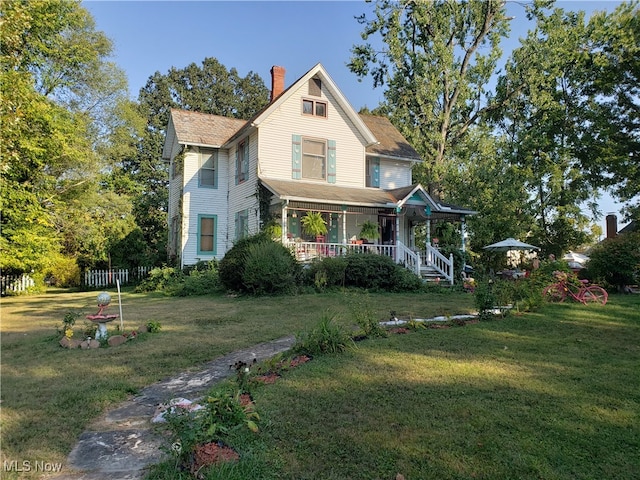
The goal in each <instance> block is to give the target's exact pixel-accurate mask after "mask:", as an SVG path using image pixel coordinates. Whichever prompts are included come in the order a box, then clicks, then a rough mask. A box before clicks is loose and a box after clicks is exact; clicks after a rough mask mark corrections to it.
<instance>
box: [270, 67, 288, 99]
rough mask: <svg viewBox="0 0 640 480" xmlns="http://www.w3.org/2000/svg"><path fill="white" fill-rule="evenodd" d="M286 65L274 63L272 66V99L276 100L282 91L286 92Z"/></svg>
mask: <svg viewBox="0 0 640 480" xmlns="http://www.w3.org/2000/svg"><path fill="white" fill-rule="evenodd" d="M285 72H286V70H285V69H284V67H278V66H277V65H274V66H273V67H271V100H270V101H272V102H273V101H274V100H275V99H276V98H278V96H280V94H281V93H282V92H284V74H285Z"/></svg>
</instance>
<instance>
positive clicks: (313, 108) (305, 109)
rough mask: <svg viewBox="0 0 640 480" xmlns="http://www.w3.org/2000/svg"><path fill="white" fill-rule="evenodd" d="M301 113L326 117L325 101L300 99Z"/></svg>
mask: <svg viewBox="0 0 640 480" xmlns="http://www.w3.org/2000/svg"><path fill="white" fill-rule="evenodd" d="M302 113H303V114H305V115H313V116H314V117H324V118H326V117H327V102H324V101H322V102H320V101H317V100H309V99H306V98H305V99H303V100H302Z"/></svg>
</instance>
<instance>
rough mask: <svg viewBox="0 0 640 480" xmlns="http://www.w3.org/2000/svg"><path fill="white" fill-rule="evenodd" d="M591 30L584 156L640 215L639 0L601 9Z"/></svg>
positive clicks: (591, 171) (632, 213)
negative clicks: (607, 11) (610, 8)
mask: <svg viewBox="0 0 640 480" xmlns="http://www.w3.org/2000/svg"><path fill="white" fill-rule="evenodd" d="M587 28H588V34H589V56H588V58H587V59H586V65H585V81H586V85H585V94H586V95H588V96H589V100H590V101H589V111H588V113H589V117H588V121H587V122H584V124H583V127H584V128H585V133H584V136H583V138H582V139H581V140H582V149H581V151H580V152H579V154H580V157H581V158H583V159H584V161H583V164H584V167H585V170H586V172H587V174H588V175H589V176H590V178H591V179H593V180H594V181H595V183H597V184H598V185H600V186H602V187H604V188H608V189H609V190H610V191H611V192H612V193H613V194H614V195H615V196H616V197H617V198H618V199H619V200H620V201H621V202H627V207H626V209H625V210H626V212H627V213H628V216H629V217H631V218H636V219H640V3H639V2H637V1H633V2H626V3H622V4H621V5H620V6H618V7H617V8H616V9H615V10H614V11H613V12H612V13H610V14H607V13H605V12H599V13H596V14H594V15H593V16H592V17H591V18H590V19H589V24H588V26H587Z"/></svg>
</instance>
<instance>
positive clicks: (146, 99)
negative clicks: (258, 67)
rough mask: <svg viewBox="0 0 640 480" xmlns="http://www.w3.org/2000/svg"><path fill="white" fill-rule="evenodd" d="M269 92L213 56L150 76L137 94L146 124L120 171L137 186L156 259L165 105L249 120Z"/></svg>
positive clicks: (162, 226) (163, 199)
mask: <svg viewBox="0 0 640 480" xmlns="http://www.w3.org/2000/svg"><path fill="white" fill-rule="evenodd" d="M268 97H269V90H268V89H267V88H266V87H265V85H264V82H263V81H262V79H261V78H260V77H259V76H258V75H256V74H255V73H253V72H249V73H248V74H247V75H246V76H245V77H241V76H240V75H238V72H237V71H236V69H235V68H232V69H230V70H227V69H226V68H225V67H224V65H222V64H221V63H220V62H218V60H216V59H215V58H205V59H204V60H203V61H202V65H200V66H199V65H196V64H195V63H192V64H190V65H188V66H187V67H185V68H182V69H178V68H175V67H174V68H171V69H170V70H169V72H168V73H166V74H161V73H160V72H156V73H155V74H153V75H152V76H151V77H149V80H148V81H147V84H146V85H145V86H144V87H143V88H142V89H141V90H140V93H139V97H138V100H139V108H140V110H139V111H140V114H141V115H142V116H143V117H144V118H146V129H145V132H144V135H143V138H142V140H141V142H140V144H139V148H138V152H137V154H136V155H135V156H132V157H130V158H129V159H128V161H127V162H125V170H126V171H127V172H128V173H129V175H130V178H132V179H133V180H134V182H135V183H136V184H137V185H139V186H140V187H141V189H140V193H139V194H138V196H137V197H136V200H135V202H134V203H135V204H134V213H135V216H136V220H137V223H138V225H139V226H140V227H141V228H142V231H143V234H144V237H145V240H146V242H147V244H149V245H151V246H153V248H154V250H155V253H156V258H158V259H162V260H164V259H166V251H165V245H166V235H167V217H166V216H167V202H168V188H167V182H168V172H167V166H166V165H165V164H164V162H163V161H162V146H163V143H164V137H165V133H166V127H167V124H168V122H169V111H170V109H171V108H182V109H185V110H193V111H198V112H202V113H209V114H214V115H222V116H226V117H233V118H242V119H249V118H251V117H252V116H253V115H254V114H255V113H256V112H257V111H258V110H260V109H261V108H262V107H263V106H264V105H266V103H267V102H268Z"/></svg>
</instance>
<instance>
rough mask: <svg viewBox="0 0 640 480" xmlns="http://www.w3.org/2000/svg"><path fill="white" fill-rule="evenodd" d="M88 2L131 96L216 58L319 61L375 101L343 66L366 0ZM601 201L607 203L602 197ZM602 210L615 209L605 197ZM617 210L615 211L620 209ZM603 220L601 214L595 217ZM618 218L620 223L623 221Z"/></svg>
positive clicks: (258, 62)
mask: <svg viewBox="0 0 640 480" xmlns="http://www.w3.org/2000/svg"><path fill="white" fill-rule="evenodd" d="M521 3H523V2H520V3H519V2H515V1H510V2H508V11H509V14H510V15H512V16H514V17H515V19H514V21H513V22H512V27H511V37H510V38H509V39H507V40H505V42H504V44H503V46H502V48H503V50H504V51H505V56H506V54H508V53H509V51H510V50H511V49H512V48H514V47H516V46H517V45H518V38H519V37H524V36H526V32H527V30H528V29H529V28H530V27H531V26H532V25H531V24H529V22H528V21H527V19H526V16H525V13H524V7H523V6H522V4H521ZM618 3H619V2H617V1H591V2H590V1H559V2H557V3H556V5H557V6H559V7H562V8H564V9H565V10H585V11H586V12H587V13H588V14H590V13H591V12H592V11H596V10H612V9H613V8H615V6H616V5H617V4H618ZM82 5H83V6H84V7H85V8H86V9H88V10H89V12H90V13H91V14H92V16H93V18H94V20H95V21H96V28H97V29H98V30H101V31H103V32H105V34H106V35H107V36H108V37H109V38H110V39H111V40H112V42H113V43H114V56H113V59H112V60H113V61H114V62H115V63H116V64H117V65H118V66H119V67H120V68H122V69H123V70H124V71H125V72H126V74H127V77H128V80H129V89H130V93H131V96H132V98H134V99H135V98H137V96H138V92H139V90H140V89H141V88H142V87H143V86H144V85H145V84H146V82H147V80H148V78H149V77H150V76H151V75H153V74H154V73H155V72H160V73H162V74H165V73H167V71H168V70H169V69H170V68H171V67H176V68H183V67H186V66H187V65H189V64H190V63H196V64H200V63H201V62H202V60H203V59H204V58H206V57H214V58H216V59H218V61H219V62H220V63H222V64H223V65H224V66H225V67H226V68H227V69H231V68H236V70H237V71H238V73H239V74H240V75H241V76H245V75H246V74H247V73H249V72H250V71H253V72H254V73H256V74H258V75H259V76H260V77H262V79H263V81H264V82H265V85H267V87H268V88H269V87H270V83H271V80H270V73H269V70H270V69H271V67H272V66H273V65H280V66H283V67H284V68H285V69H286V81H285V84H286V85H287V86H288V85H290V84H291V83H292V82H293V81H295V80H296V79H298V78H299V77H300V76H302V75H303V74H304V73H305V72H306V71H307V70H309V69H310V68H311V67H313V66H314V65H315V64H316V63H322V64H323V65H324V67H325V68H326V69H327V71H328V73H329V75H331V77H332V78H333V80H334V81H335V82H336V84H337V85H338V87H339V88H340V90H341V91H342V93H343V94H344V95H345V96H346V98H347V99H348V100H349V101H350V103H351V105H352V106H353V107H354V108H355V109H356V110H359V109H360V108H361V107H364V106H367V107H369V108H375V107H376V106H377V105H378V103H380V101H382V90H380V89H374V88H373V82H372V81H371V80H370V79H369V78H365V79H363V80H362V81H358V78H357V77H356V76H355V75H354V74H352V73H351V72H350V71H349V69H348V68H347V66H346V65H347V63H348V62H349V58H350V55H351V53H350V50H351V48H352V46H353V45H355V44H358V43H360V42H361V41H362V40H361V37H360V32H361V31H362V25H360V24H358V22H357V21H356V20H355V18H354V17H355V16H358V15H361V14H362V13H367V14H369V15H368V16H369V17H371V15H370V13H371V12H372V11H373V6H372V5H371V4H367V3H364V2H363V1H233V2H229V1H224V2H223V1H136V2H134V1H116V0H114V1H94V0H85V1H84V2H83V3H82ZM605 203H606V204H605ZM602 208H603V214H606V213H608V212H610V211H617V210H618V207H617V206H616V205H614V204H613V202H612V201H611V200H610V199H608V200H607V201H606V202H604V203H603V207H602ZM619 217H620V216H619ZM600 223H601V224H602V225H604V223H603V222H600ZM621 226H622V225H621Z"/></svg>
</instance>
